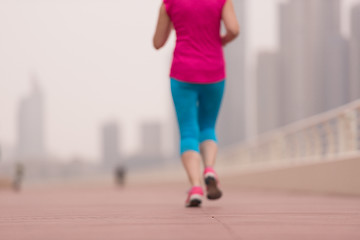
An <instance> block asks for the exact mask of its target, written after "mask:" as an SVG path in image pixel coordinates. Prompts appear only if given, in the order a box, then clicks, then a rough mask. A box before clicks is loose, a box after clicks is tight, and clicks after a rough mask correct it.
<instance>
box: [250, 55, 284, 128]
mask: <svg viewBox="0 0 360 240" xmlns="http://www.w3.org/2000/svg"><path fill="white" fill-rule="evenodd" d="M278 66H279V54H278V53H276V52H267V51H263V52H260V53H259V54H258V58H257V69H256V70H257V71H256V80H257V84H256V86H257V103H258V104H257V112H258V113H257V116H258V121H257V124H258V127H257V129H258V132H259V133H264V132H267V131H270V130H273V129H275V128H278V127H279V126H280V121H279V105H280V99H279V92H280V88H279V76H278V75H279V71H278Z"/></svg>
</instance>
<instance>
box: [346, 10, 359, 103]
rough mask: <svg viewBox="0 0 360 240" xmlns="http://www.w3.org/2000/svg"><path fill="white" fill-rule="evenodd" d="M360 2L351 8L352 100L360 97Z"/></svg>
mask: <svg viewBox="0 0 360 240" xmlns="http://www.w3.org/2000/svg"><path fill="white" fill-rule="evenodd" d="M359 23H360V4H357V5H356V6H355V7H354V8H353V9H352V10H351V38H350V84H349V85H350V86H349V89H350V100H351V101H354V100H356V99H360V27H359Z"/></svg>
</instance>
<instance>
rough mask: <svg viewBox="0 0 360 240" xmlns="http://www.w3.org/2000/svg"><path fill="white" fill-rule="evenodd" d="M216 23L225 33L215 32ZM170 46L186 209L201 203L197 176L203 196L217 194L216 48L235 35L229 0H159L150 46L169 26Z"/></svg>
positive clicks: (221, 77)
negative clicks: (187, 186)
mask: <svg viewBox="0 0 360 240" xmlns="http://www.w3.org/2000/svg"><path fill="white" fill-rule="evenodd" d="M221 21H223V22H224V25H225V29H226V33H225V34H224V35H221V34H220V25H221ZM172 28H174V29H175V31H176V36H177V39H176V47H175V50H174V55H173V61H172V66H171V71H170V81H171V93H172V97H173V101H174V105H175V110H176V115H177V120H178V124H179V129H180V137H181V141H180V155H181V160H182V162H183V165H184V168H185V170H186V172H187V175H188V177H189V181H190V184H191V189H190V191H189V193H188V197H187V199H186V202H185V204H186V206H187V207H198V206H200V204H201V201H202V196H203V189H202V187H201V186H202V177H201V161H202V162H203V164H204V168H205V170H204V173H203V179H204V181H205V184H206V190H207V198H208V199H211V200H214V199H219V198H220V197H221V195H222V193H221V191H220V189H219V186H218V177H217V175H216V172H215V171H214V169H213V167H214V164H215V159H216V154H217V150H218V147H217V138H216V134H215V124H216V119H217V116H218V112H219V109H220V105H221V100H222V97H223V92H224V86H225V78H226V74H225V60H224V55H223V49H222V46H225V45H226V44H228V43H229V42H231V41H232V40H234V39H235V38H236V37H237V36H238V34H239V25H238V22H237V20H236V16H235V11H234V7H233V2H232V0H163V3H162V5H161V7H160V11H159V17H158V23H157V27H156V31H155V34H154V39H153V44H154V47H155V48H156V49H160V48H161V47H162V46H164V44H165V43H166V41H167V39H168V37H169V34H170V32H171V29H172Z"/></svg>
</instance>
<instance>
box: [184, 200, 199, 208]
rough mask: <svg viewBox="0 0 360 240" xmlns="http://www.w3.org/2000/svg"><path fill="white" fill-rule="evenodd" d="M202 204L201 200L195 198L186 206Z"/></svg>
mask: <svg viewBox="0 0 360 240" xmlns="http://www.w3.org/2000/svg"><path fill="white" fill-rule="evenodd" d="M200 205H201V201H200V200H199V199H193V200H190V202H189V203H188V204H187V205H186V207H190V208H192V207H200Z"/></svg>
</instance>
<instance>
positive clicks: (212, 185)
mask: <svg viewBox="0 0 360 240" xmlns="http://www.w3.org/2000/svg"><path fill="white" fill-rule="evenodd" d="M205 184H206V187H207V198H208V199H209V200H216V199H219V198H221V196H222V192H221V191H220V189H219V188H218V186H217V183H216V179H215V178H213V177H207V178H205Z"/></svg>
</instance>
